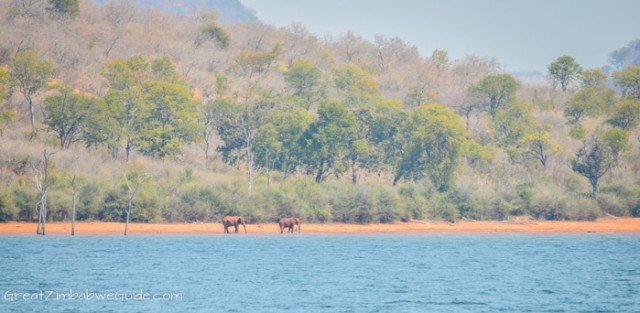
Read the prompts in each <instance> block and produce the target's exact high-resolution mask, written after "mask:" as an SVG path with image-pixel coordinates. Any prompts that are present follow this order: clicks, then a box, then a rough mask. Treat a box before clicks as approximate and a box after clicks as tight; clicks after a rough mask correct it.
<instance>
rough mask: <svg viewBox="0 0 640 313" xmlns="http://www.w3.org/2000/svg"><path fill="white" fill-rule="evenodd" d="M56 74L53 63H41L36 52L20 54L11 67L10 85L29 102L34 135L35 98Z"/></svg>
mask: <svg viewBox="0 0 640 313" xmlns="http://www.w3.org/2000/svg"><path fill="white" fill-rule="evenodd" d="M55 72H56V68H55V67H54V65H53V62H51V61H40V59H39V57H38V54H37V53H36V52H34V51H25V52H22V53H20V54H18V56H16V58H15V59H14V60H13V62H11V64H10V65H9V73H10V74H11V79H10V83H9V85H10V87H11V88H13V89H14V90H18V92H20V93H21V94H22V95H23V96H24V98H25V99H26V100H27V105H28V106H29V116H30V119H31V131H32V132H33V133H35V131H36V127H35V114H34V106H33V98H34V97H35V96H36V95H37V94H38V92H40V90H41V89H43V88H44V87H46V86H47V83H48V82H49V79H50V78H51V77H52V76H53V74H54V73H55Z"/></svg>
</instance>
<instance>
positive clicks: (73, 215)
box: [71, 175, 76, 236]
mask: <svg viewBox="0 0 640 313" xmlns="http://www.w3.org/2000/svg"><path fill="white" fill-rule="evenodd" d="M75 234H76V175H73V178H71V236H75Z"/></svg>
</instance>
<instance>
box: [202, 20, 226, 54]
mask: <svg viewBox="0 0 640 313" xmlns="http://www.w3.org/2000/svg"><path fill="white" fill-rule="evenodd" d="M200 32H201V33H202V35H203V36H204V37H205V38H207V39H211V40H215V41H216V42H217V43H218V45H219V46H220V47H222V48H223V49H226V48H229V46H230V45H231V37H230V36H229V33H227V32H226V31H225V30H224V29H223V28H222V27H220V26H218V25H216V24H214V23H210V24H207V25H204V26H202V27H201V28H200Z"/></svg>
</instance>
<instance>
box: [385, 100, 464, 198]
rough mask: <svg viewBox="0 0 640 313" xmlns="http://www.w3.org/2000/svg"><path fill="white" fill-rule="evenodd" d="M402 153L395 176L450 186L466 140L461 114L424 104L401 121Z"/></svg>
mask: <svg viewBox="0 0 640 313" xmlns="http://www.w3.org/2000/svg"><path fill="white" fill-rule="evenodd" d="M402 133H403V139H402V140H403V151H404V152H403V154H402V159H401V161H400V164H399V165H398V167H397V172H396V175H395V178H394V184H395V183H397V182H398V181H399V180H400V179H401V178H405V179H411V180H419V179H422V178H428V179H429V180H430V181H431V182H432V183H433V184H434V186H437V188H438V190H440V191H446V190H447V189H449V187H450V186H451V183H452V180H453V175H454V173H455V170H456V168H457V165H458V161H459V156H460V153H461V150H462V147H463V145H464V143H465V141H466V139H465V136H464V133H465V128H464V125H463V123H462V121H461V120H460V116H458V115H457V114H455V113H454V112H453V111H452V110H451V109H449V108H447V107H444V106H442V105H438V104H432V105H423V106H420V107H418V108H417V109H416V110H415V111H413V112H412V113H411V115H410V116H409V118H408V120H407V121H406V123H405V124H404V127H403V130H402Z"/></svg>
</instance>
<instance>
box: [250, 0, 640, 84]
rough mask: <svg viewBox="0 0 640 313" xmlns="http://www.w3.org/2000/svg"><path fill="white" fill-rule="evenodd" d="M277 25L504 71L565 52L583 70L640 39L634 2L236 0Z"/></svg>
mask: <svg viewBox="0 0 640 313" xmlns="http://www.w3.org/2000/svg"><path fill="white" fill-rule="evenodd" d="M241 2H242V3H243V4H245V5H246V6H248V7H250V8H252V9H254V10H255V13H256V15H257V16H258V18H259V19H260V20H261V21H263V22H265V23H267V24H273V25H276V26H289V25H291V23H293V22H300V23H302V24H303V25H304V26H306V27H307V29H308V30H309V31H310V32H312V33H314V34H317V35H320V36H322V35H325V34H331V35H334V36H339V35H342V34H344V33H345V32H346V31H348V30H352V31H353V32H354V33H356V34H359V35H362V36H364V37H365V38H367V39H370V40H372V39H373V37H374V35H376V34H381V35H384V36H386V37H399V38H402V39H403V40H404V41H406V42H408V43H409V44H412V45H415V46H416V47H418V49H419V50H420V52H421V53H422V54H423V55H425V56H430V55H431V52H432V51H433V50H434V49H444V50H446V51H447V52H449V58H450V59H452V60H455V59H458V58H461V57H463V56H465V55H467V54H475V55H478V56H489V57H496V58H497V59H498V61H499V62H500V63H501V64H502V65H503V66H504V69H505V70H506V71H507V72H515V71H531V70H537V71H540V72H543V73H546V67H547V65H548V64H549V63H550V62H552V61H553V60H554V59H556V58H557V57H559V56H561V55H564V54H568V55H571V56H573V57H574V58H575V59H576V60H577V61H578V63H580V64H581V65H582V66H583V67H585V68H592V67H601V66H604V65H607V64H608V56H609V53H611V52H612V51H614V50H617V49H619V48H621V47H623V46H626V45H627V44H628V43H629V42H630V41H632V40H634V39H640V0H241Z"/></svg>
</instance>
